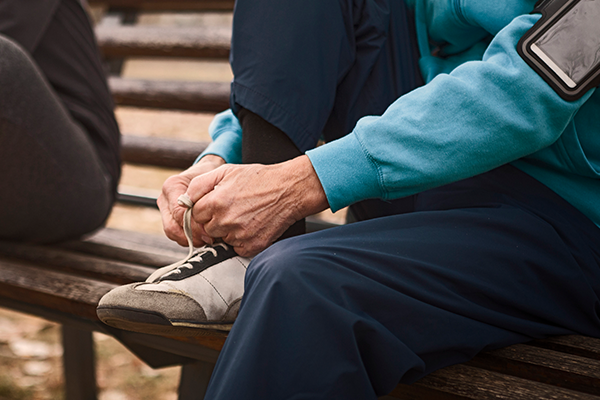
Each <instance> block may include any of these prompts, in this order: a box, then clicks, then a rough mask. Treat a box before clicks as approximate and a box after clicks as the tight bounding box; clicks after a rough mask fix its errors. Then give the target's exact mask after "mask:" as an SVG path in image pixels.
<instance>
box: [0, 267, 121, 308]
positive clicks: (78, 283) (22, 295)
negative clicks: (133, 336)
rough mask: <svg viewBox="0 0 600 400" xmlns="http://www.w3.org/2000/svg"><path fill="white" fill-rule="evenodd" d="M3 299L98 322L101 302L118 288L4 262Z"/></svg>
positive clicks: (0, 289) (0, 280) (0, 291)
mask: <svg viewBox="0 0 600 400" xmlns="http://www.w3.org/2000/svg"><path fill="white" fill-rule="evenodd" d="M0 271H2V273H1V274H0V296H2V297H6V298H9V299H14V300H19V301H22V302H24V303H28V304H33V305H37V306H41V307H45V308H49V309H52V310H55V311H60V312H63V313H67V314H71V315H74V316H77V317H81V318H84V319H90V320H97V319H98V317H97V316H96V305H97V304H98V301H99V300H100V298H101V297H102V296H103V295H104V294H105V293H107V292H108V291H109V290H111V289H112V288H114V287H116V286H117V285H115V284H111V283H106V282H98V281H96V280H93V279H90V278H83V277H79V276H74V275H71V274H67V273H64V272H58V271H52V270H48V269H47V268H42V267H37V266H33V265H31V264H26V263H21V262H15V261H13V260H9V259H6V258H0Z"/></svg>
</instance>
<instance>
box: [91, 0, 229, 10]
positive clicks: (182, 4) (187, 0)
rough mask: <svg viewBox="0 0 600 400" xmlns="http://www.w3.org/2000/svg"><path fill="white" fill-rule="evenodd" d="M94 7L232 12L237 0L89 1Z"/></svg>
mask: <svg viewBox="0 0 600 400" xmlns="http://www.w3.org/2000/svg"><path fill="white" fill-rule="evenodd" d="M88 3H89V4H90V5H92V6H101V7H111V8H134V9H140V10H153V11H172V10H181V11H231V10H233V6H234V3H235V0H173V1H169V0H88Z"/></svg>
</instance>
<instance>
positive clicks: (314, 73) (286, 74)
mask: <svg viewBox="0 0 600 400" xmlns="http://www.w3.org/2000/svg"><path fill="white" fill-rule="evenodd" d="M417 59H418V56H417V50H416V44H415V34H414V28H413V24H412V17H411V15H409V13H408V12H407V9H406V6H405V5H404V2H403V1H388V0H333V1H321V0H308V1H291V0H284V1H282V0H238V1H237V2H236V8H235V11H234V20H233V37H232V53H231V66H232V70H233V73H234V80H233V84H232V95H231V105H232V108H233V109H234V111H235V112H237V110H238V109H239V107H243V108H246V109H248V110H250V111H252V112H254V113H256V114H258V115H259V116H261V117H262V118H264V119H265V120H267V121H268V122H269V123H271V124H273V125H275V126H276V127H278V128H279V129H281V130H282V131H283V132H285V133H286V134H287V135H288V136H289V137H290V138H291V139H292V141H293V142H294V143H295V144H296V146H297V147H298V149H299V150H300V151H301V152H304V151H306V150H308V149H310V148H313V147H314V146H315V145H316V144H317V141H318V140H319V139H320V138H321V136H323V137H324V139H325V140H327V141H330V140H333V139H336V138H339V137H341V136H343V135H346V134H347V133H349V132H350V131H351V130H352V129H353V128H354V125H355V124H356V122H357V121H358V119H360V118H361V117H363V116H364V115H378V114H382V113H383V112H384V111H385V110H386V109H387V107H388V106H389V105H390V104H391V103H392V102H393V101H394V100H396V99H397V98H398V97H399V96H401V95H402V94H404V93H406V92H408V91H410V90H412V89H414V88H415V87H417V86H419V85H420V84H421V83H422V81H421V78H420V75H419V73H418V68H417Z"/></svg>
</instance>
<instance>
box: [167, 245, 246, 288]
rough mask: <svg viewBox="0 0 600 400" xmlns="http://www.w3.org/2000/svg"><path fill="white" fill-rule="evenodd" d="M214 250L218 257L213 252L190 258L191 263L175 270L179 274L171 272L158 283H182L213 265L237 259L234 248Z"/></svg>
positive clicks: (219, 247)
mask: <svg viewBox="0 0 600 400" xmlns="http://www.w3.org/2000/svg"><path fill="white" fill-rule="evenodd" d="M213 248H214V249H215V250H216V251H217V255H216V256H215V255H214V254H213V253H212V252H211V251H207V252H206V253H204V254H202V255H200V256H196V255H194V256H193V257H192V258H190V260H191V261H186V262H185V263H184V264H183V265H181V266H180V267H179V268H177V269H176V270H175V271H179V273H177V272H170V273H168V274H165V275H163V276H161V277H160V278H159V279H158V280H157V281H158V282H162V281H180V280H182V279H185V278H189V277H190V276H193V275H197V274H199V273H200V272H202V271H204V270H205V269H207V268H209V267H212V266H213V265H217V264H219V263H221V262H223V261H225V260H228V259H230V258H233V257H237V253H236V252H235V251H233V248H232V247H229V246H228V247H227V249H225V248H223V247H221V246H215V247H213Z"/></svg>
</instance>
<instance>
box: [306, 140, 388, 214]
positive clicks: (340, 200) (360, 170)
mask: <svg viewBox="0 0 600 400" xmlns="http://www.w3.org/2000/svg"><path fill="white" fill-rule="evenodd" d="M306 155H307V156H308V158H309V159H310V162H311V163H312V165H313V168H314V169H315V172H316V173H317V176H318V177H319V180H320V181H321V185H322V186H323V189H324V190H325V195H326V196H327V200H328V202H329V207H330V208H331V211H333V212H336V211H338V210H340V209H342V208H344V207H346V206H349V205H350V204H353V203H356V202H357V201H361V200H365V199H371V198H381V197H382V190H381V185H380V172H379V170H378V169H377V167H376V166H375V164H373V162H372V161H371V160H370V157H369V156H368V154H367V153H366V152H365V150H364V149H363V147H362V145H361V143H360V141H359V140H358V138H357V137H356V135H355V134H354V133H350V134H349V135H346V136H344V137H343V138H341V139H338V140H335V141H333V142H330V143H327V144H325V145H323V146H320V147H317V148H315V149H312V150H309V151H307V152H306Z"/></svg>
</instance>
